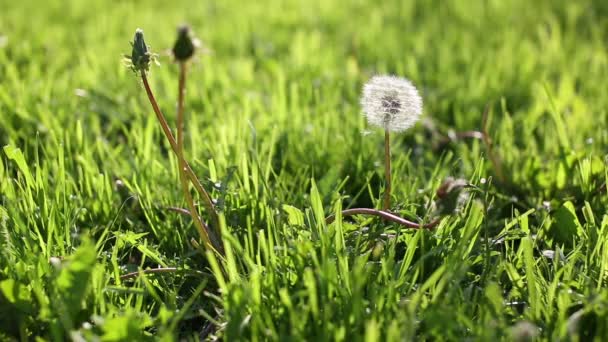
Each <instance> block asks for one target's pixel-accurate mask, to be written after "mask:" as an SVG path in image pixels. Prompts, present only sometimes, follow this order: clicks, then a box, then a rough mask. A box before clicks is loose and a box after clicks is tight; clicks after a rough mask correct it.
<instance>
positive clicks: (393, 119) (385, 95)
mask: <svg viewBox="0 0 608 342" xmlns="http://www.w3.org/2000/svg"><path fill="white" fill-rule="evenodd" d="M361 107H362V108H363V112H364V114H365V117H366V118H367V122H368V123H369V124H371V125H376V126H380V127H382V128H384V129H387V130H390V131H394V132H401V131H405V130H406V129H408V128H410V127H412V126H413V125H414V124H415V123H416V121H418V119H419V118H420V114H422V98H421V97H420V95H419V94H418V90H417V89H416V87H415V86H414V85H413V84H412V82H410V81H409V80H407V79H405V78H401V77H396V76H374V77H372V78H371V79H370V80H369V81H368V82H367V83H366V84H365V85H364V86H363V95H362V96H361Z"/></svg>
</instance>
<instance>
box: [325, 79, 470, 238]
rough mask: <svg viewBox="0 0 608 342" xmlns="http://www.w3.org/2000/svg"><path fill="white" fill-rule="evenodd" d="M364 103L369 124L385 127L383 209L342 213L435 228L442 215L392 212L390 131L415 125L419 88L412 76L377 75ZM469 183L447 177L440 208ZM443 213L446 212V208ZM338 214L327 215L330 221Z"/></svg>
mask: <svg viewBox="0 0 608 342" xmlns="http://www.w3.org/2000/svg"><path fill="white" fill-rule="evenodd" d="M361 107H362V108H363V113H364V114H365V117H366V118H367V121H368V123H369V124H370V125H374V126H379V127H381V128H383V129H384V177H385V184H386V185H385V190H384V195H383V200H382V210H377V209H371V208H353V209H347V210H343V211H342V215H343V216H348V215H372V216H378V217H381V218H383V219H385V220H388V221H391V222H394V223H397V224H401V225H404V226H406V227H410V228H429V229H430V228H433V227H434V226H436V225H437V224H438V223H439V221H440V220H441V217H440V218H438V219H436V220H434V221H432V222H430V223H427V224H425V225H421V224H418V223H415V222H412V221H409V220H407V219H404V218H402V217H399V216H398V215H396V214H394V213H392V212H391V211H390V209H391V189H392V179H391V140H390V133H391V132H397V133H398V132H403V131H405V130H407V129H409V128H410V127H412V126H413V125H414V124H415V123H416V122H417V121H418V119H419V118H420V115H421V114H422V97H420V94H419V93H418V89H416V87H415V86H414V85H413V84H412V82H410V81H409V80H407V79H405V78H401V77H396V76H374V77H372V78H371V79H370V80H369V81H368V82H367V83H366V84H365V85H364V86H363V95H362V96H361ZM465 186H466V183H464V182H462V181H460V180H459V181H458V182H455V181H454V180H453V179H451V178H450V179H448V180H446V182H444V183H443V184H442V186H441V187H440V188H439V190H438V191H437V200H438V203H437V204H438V206H439V207H440V208H454V207H455V206H456V204H455V199H457V198H458V196H459V194H460V193H461V192H462V190H463V188H464V187H465ZM452 202H454V203H452ZM440 214H442V215H445V214H446V213H445V211H441V212H440ZM334 220H335V216H334V215H331V216H329V217H327V219H326V222H327V223H331V222H333V221H334Z"/></svg>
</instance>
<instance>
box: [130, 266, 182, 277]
mask: <svg viewBox="0 0 608 342" xmlns="http://www.w3.org/2000/svg"><path fill="white" fill-rule="evenodd" d="M174 272H177V267H164V268H151V269H147V270H141V271H136V272H131V273H127V274H123V275H121V276H120V280H126V279H131V278H136V277H137V276H138V275H140V273H144V274H154V273H174Z"/></svg>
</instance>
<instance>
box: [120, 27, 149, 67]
mask: <svg viewBox="0 0 608 342" xmlns="http://www.w3.org/2000/svg"><path fill="white" fill-rule="evenodd" d="M131 46H132V47H133V49H132V50H131V56H126V57H125V59H126V60H127V64H128V65H129V66H130V67H131V68H132V69H133V71H135V72H139V71H148V70H149V69H150V62H152V61H154V60H155V55H154V54H153V53H151V52H150V49H149V47H148V46H147V45H146V42H145V40H144V31H142V30H141V29H139V28H138V29H137V30H135V37H134V38H133V42H132V43H131Z"/></svg>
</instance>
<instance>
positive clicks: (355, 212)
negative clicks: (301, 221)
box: [325, 208, 441, 230]
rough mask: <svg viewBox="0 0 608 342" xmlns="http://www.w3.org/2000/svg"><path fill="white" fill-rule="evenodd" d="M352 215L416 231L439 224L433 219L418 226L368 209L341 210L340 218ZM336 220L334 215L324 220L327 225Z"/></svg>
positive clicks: (393, 215) (389, 214) (439, 219)
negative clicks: (366, 216)
mask: <svg viewBox="0 0 608 342" xmlns="http://www.w3.org/2000/svg"><path fill="white" fill-rule="evenodd" d="M352 215H371V216H378V217H381V218H383V219H385V220H387V221H391V222H394V223H397V224H400V225H402V226H406V227H408V228H416V229H429V230H431V229H433V228H435V226H437V225H438V224H439V222H441V218H438V219H435V220H434V221H432V222H429V223H427V224H423V225H421V224H419V223H416V222H412V221H409V220H406V219H404V218H403V217H400V216H397V215H395V214H392V213H389V212H387V211H384V210H378V209H370V208H353V209H346V210H342V216H352ZM335 219H336V216H335V215H330V216H328V217H327V218H326V219H325V222H326V223H327V224H329V223H332V222H334V221H335Z"/></svg>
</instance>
